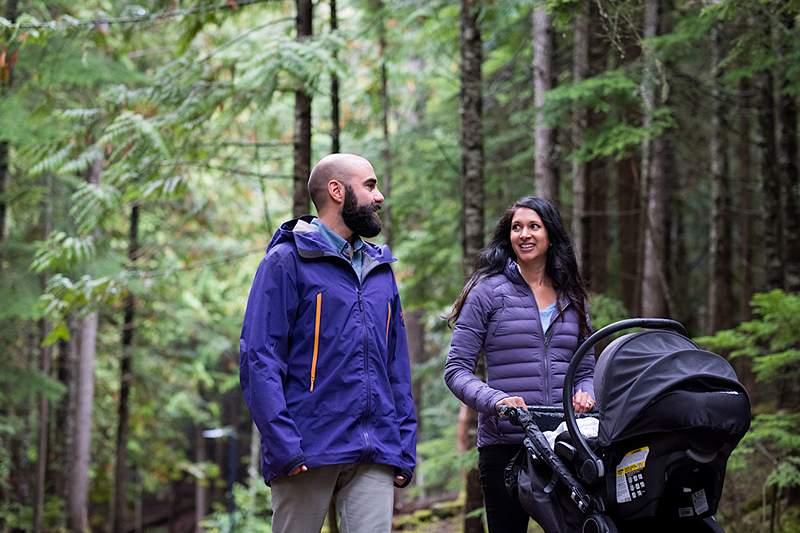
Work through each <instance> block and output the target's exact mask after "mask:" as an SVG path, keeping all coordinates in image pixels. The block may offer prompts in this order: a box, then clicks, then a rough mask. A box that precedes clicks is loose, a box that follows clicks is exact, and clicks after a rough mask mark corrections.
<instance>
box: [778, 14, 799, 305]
mask: <svg viewBox="0 0 800 533" xmlns="http://www.w3.org/2000/svg"><path fill="white" fill-rule="evenodd" d="M781 18H782V24H781V27H780V30H781V31H783V32H784V34H782V35H781V38H780V39H779V42H780V47H781V56H782V57H783V59H784V61H785V62H786V63H787V64H788V63H789V62H790V59H789V58H790V57H791V53H792V44H791V43H793V42H796V39H797V35H796V32H795V31H794V16H792V15H790V14H789V13H788V12H784V13H783V14H782V16H781ZM790 39H791V40H790ZM781 80H782V83H781V92H780V97H779V100H778V106H779V108H778V117H779V123H780V144H779V153H778V162H779V166H780V171H781V174H782V176H781V182H782V183H783V185H784V190H785V194H784V195H783V196H784V198H786V203H785V206H784V216H783V220H784V224H785V226H784V227H785V235H784V238H785V243H786V244H785V265H786V267H785V268H786V271H785V278H784V288H785V289H786V290H787V291H790V292H797V291H798V290H800V227H798V222H800V203H799V202H800V196H799V195H800V171H798V163H797V101H796V100H795V97H794V95H793V94H791V92H790V91H791V83H792V81H793V80H792V79H791V77H790V75H789V74H788V73H786V72H784V73H783V75H782V77H781Z"/></svg>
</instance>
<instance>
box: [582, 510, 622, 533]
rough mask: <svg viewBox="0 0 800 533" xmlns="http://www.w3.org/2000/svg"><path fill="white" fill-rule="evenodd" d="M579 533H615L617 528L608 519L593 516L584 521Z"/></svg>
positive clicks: (597, 515) (596, 515) (601, 516)
mask: <svg viewBox="0 0 800 533" xmlns="http://www.w3.org/2000/svg"><path fill="white" fill-rule="evenodd" d="M581 533H617V527H616V526H615V525H614V522H612V521H611V519H610V518H608V517H606V516H603V515H599V514H593V515H591V516H589V517H587V518H586V520H584V522H583V527H581Z"/></svg>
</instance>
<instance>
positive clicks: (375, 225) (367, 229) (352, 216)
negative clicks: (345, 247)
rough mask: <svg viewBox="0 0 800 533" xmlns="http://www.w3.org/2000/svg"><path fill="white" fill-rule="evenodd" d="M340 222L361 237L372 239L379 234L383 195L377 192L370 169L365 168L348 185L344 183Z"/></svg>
mask: <svg viewBox="0 0 800 533" xmlns="http://www.w3.org/2000/svg"><path fill="white" fill-rule="evenodd" d="M343 185H344V191H345V192H344V203H343V205H342V220H344V223H345V225H346V226H347V227H348V228H350V230H351V231H352V232H353V233H354V234H356V235H358V236H361V237H367V238H370V237H374V236H375V235H377V234H378V233H380V232H381V219H380V217H379V216H378V211H379V210H380V208H381V206H382V205H383V195H382V194H381V192H380V191H379V190H378V180H377V178H376V177H375V173H374V172H373V171H372V168H368V169H367V168H365V171H364V172H363V173H358V174H357V175H356V176H355V177H353V178H352V179H351V180H350V182H349V183H344V184H343Z"/></svg>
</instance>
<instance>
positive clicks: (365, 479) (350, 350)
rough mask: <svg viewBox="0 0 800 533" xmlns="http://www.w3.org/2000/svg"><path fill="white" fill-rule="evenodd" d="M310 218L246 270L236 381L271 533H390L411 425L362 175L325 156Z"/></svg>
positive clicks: (391, 294)
mask: <svg viewBox="0 0 800 533" xmlns="http://www.w3.org/2000/svg"><path fill="white" fill-rule="evenodd" d="M308 189H309V193H310V195H311V200H312V201H313V202H314V205H315V206H316V208H317V213H318V215H319V216H318V218H317V217H313V216H303V217H300V218H298V219H295V220H290V221H289V222H286V223H284V224H283V225H281V227H280V229H279V230H278V231H277V232H276V233H275V235H274V236H273V237H272V241H271V242H270V244H269V246H268V248H267V253H266V256H265V257H264V259H263V260H262V261H261V264H260V266H259V268H258V271H257V272H256V275H255V279H254V281H253V286H252V288H251V289H250V297H249V299H248V302H247V311H246V313H245V318H244V325H243V326H242V335H241V341H240V353H241V358H240V382H241V386H242V391H243V393H244V398H245V401H246V402H247V405H248V406H249V408H250V414H251V416H252V417H253V420H254V421H255V423H256V425H257V426H258V429H259V432H260V433H261V439H262V440H261V451H262V454H261V455H262V466H263V473H264V479H265V481H266V483H267V484H268V485H270V486H271V487H272V504H273V523H272V528H273V531H275V532H276V533H286V532H302V533H308V532H313V531H320V530H321V529H322V525H323V522H324V519H325V514H326V512H327V510H328V506H329V503H330V501H331V498H335V501H336V504H337V505H336V508H337V510H338V513H339V516H338V518H339V524H340V525H339V528H340V531H342V532H343V533H362V532H373V531H374V532H387V533H388V532H389V531H390V530H391V518H392V506H393V499H394V487H405V486H406V485H408V483H409V482H410V481H411V476H412V474H413V471H414V466H415V462H416V451H415V449H416V424H417V422H416V416H415V413H414V403H413V401H412V397H411V376H410V368H409V359H408V349H407V344H406V332H405V324H404V323H403V313H402V309H401V306H400V297H399V294H398V291H397V283H396V282H395V278H394V273H393V272H392V268H391V263H393V262H394V261H396V259H395V258H394V257H393V256H392V254H391V252H390V251H389V248H388V247H387V246H377V245H374V244H371V243H369V242H366V241H364V240H362V239H361V238H362V237H367V238H369V237H374V236H376V235H378V233H380V230H381V220H380V218H379V216H378V211H379V210H380V208H381V206H382V204H383V201H384V197H383V195H382V194H381V192H380V191H379V190H378V179H377V178H376V176H375V171H374V170H373V168H372V165H371V164H370V163H369V161H367V160H366V159H364V158H363V157H359V156H356V155H351V154H332V155H329V156H326V157H324V158H323V159H322V160H321V161H320V162H319V163H317V164H316V166H314V168H313V169H312V171H311V176H310V178H309V180H308Z"/></svg>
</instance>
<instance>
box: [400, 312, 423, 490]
mask: <svg viewBox="0 0 800 533" xmlns="http://www.w3.org/2000/svg"><path fill="white" fill-rule="evenodd" d="M405 320H406V333H407V335H408V357H409V360H410V361H411V369H412V371H413V370H414V369H415V368H418V367H419V366H420V365H422V364H424V363H425V361H427V359H428V357H427V353H426V352H425V311H423V310H422V309H414V310H413V311H408V312H406V313H405ZM422 385H423V384H422V380H421V379H415V380H414V383H413V387H412V396H413V398H414V412H415V413H417V436H418V440H422V435H423V431H424V430H423V424H422V406H423V401H422V398H423V390H422ZM420 472H421V470H420V468H419V465H417V470H416V476H415V480H414V481H415V483H416V484H417V485H419V486H420V488H422V489H423V490H422V491H421V494H420V497H422V498H424V497H425V496H426V494H425V490H424V488H423V487H424V483H423V482H422V481H423V480H422V479H421V478H420Z"/></svg>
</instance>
